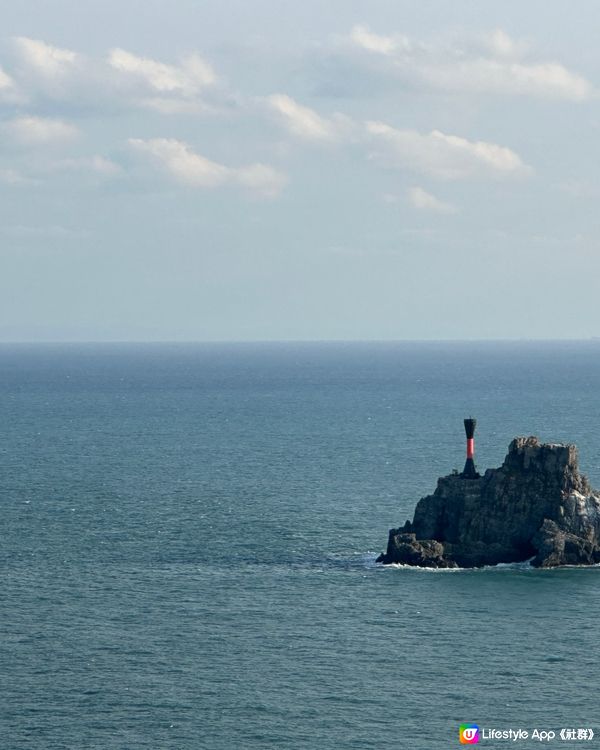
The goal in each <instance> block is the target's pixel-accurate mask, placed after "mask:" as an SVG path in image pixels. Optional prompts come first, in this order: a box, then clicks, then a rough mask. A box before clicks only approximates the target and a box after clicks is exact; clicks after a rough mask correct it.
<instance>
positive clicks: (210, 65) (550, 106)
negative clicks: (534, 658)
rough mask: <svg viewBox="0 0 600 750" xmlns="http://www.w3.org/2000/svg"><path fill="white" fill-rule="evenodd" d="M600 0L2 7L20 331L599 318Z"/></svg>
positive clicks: (62, 0)
mask: <svg viewBox="0 0 600 750" xmlns="http://www.w3.org/2000/svg"><path fill="white" fill-rule="evenodd" d="M599 27H600V6H598V4H597V3H596V2H591V0H581V1H580V2H578V3H577V4H573V3H568V2H566V1H564V0H554V2H552V3H548V2H547V0H530V1H529V2H527V3H523V2H516V1H515V0H507V1H506V2H503V3H473V2H471V1H469V2H467V1H466V0H452V1H450V0H437V1H436V2H431V0H425V1H424V2H420V3H415V2H412V1H411V2H408V1H403V0H377V2H366V1H364V0H363V1H360V2H359V1H358V0H332V2H329V3H327V4H326V7H323V4H322V3H317V2H310V1H309V2H305V3H282V2H276V0H253V2H248V1H247V0H244V1H242V0H229V1H228V2H222V1H220V2H216V1H215V0H207V1H206V2H202V3H198V2H194V1H193V0H178V1H177V2H166V1H165V0H144V1H143V2H142V1H141V0H125V1H121V2H116V1H115V0H102V2H100V1H99V0H90V1H89V2H85V3H82V2H81V1H80V0H77V1H76V0H56V1H55V2H53V3H40V2H34V1H33V0H20V1H19V2H18V3H5V4H4V7H3V8H2V10H1V11H0V29H1V33H2V38H1V39H0V109H1V112H2V115H1V118H0V130H1V131H2V132H1V138H0V341H20V340H27V341H74V340H87V341H102V340H120V341H123V340H140V341H153V340H181V341H185V340H240V341H244V340H282V339H284V340H295V339H304V340H311V339H362V340H365V339H377V340H385V339H486V338H588V337H591V336H598V335H600V318H599V316H598V313H597V308H598V279H599V278H600V220H599V219H598V216H599V212H598V206H599V205H600V186H599V183H598V178H597V173H598V165H599V164H600V158H599V157H600V153H599V152H600V137H599V136H600V99H599V96H598V92H599V89H600V52H599V51H598V44H597V38H596V37H597V30H598V28H599Z"/></svg>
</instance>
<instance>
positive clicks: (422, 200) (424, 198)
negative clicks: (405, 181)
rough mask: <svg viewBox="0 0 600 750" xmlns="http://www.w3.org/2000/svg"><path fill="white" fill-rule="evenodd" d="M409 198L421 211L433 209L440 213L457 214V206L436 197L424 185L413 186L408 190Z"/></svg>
mask: <svg viewBox="0 0 600 750" xmlns="http://www.w3.org/2000/svg"><path fill="white" fill-rule="evenodd" d="M407 195H408V200H409V202H410V204H411V205H412V206H414V208H417V209H419V210H421V211H433V212H435V213H438V214H455V213H456V206H453V205H452V204H451V203H446V202H445V201H442V200H440V199H439V198H436V197H435V195H432V194H431V193H428V192H427V191H426V190H424V189H423V188H422V187H418V186H415V187H411V188H409V189H408V191H407Z"/></svg>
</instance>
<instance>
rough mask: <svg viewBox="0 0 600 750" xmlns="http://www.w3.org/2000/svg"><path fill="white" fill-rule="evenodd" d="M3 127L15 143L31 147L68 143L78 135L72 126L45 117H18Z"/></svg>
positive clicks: (62, 121)
mask: <svg viewBox="0 0 600 750" xmlns="http://www.w3.org/2000/svg"><path fill="white" fill-rule="evenodd" d="M5 127H6V129H7V130H8V132H9V133H10V134H11V135H12V137H13V138H14V139H15V140H16V141H18V142H20V143H23V144H31V145H36V144H48V143H55V142H61V141H69V140H72V139H73V138H75V137H76V136H77V135H78V134H79V131H78V130H77V128H76V127H75V126H74V125H71V124H70V123H68V122H65V121H64V120H57V119H51V118H47V117H18V118H16V119H14V120H11V121H10V122H9V123H7V124H6V126H5Z"/></svg>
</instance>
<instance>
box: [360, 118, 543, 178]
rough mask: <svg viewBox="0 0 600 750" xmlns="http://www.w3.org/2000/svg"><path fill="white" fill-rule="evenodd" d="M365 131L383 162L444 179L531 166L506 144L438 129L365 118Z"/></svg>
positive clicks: (518, 171) (520, 171) (506, 173)
mask: <svg viewBox="0 0 600 750" xmlns="http://www.w3.org/2000/svg"><path fill="white" fill-rule="evenodd" d="M367 132H368V133H369V135H370V136H371V137H372V139H373V141H374V142H375V143H379V144H380V150H379V151H377V152H376V153H375V154H374V156H375V157H376V158H377V159H378V160H380V161H381V162H382V163H384V164H385V165H386V166H396V167H401V168H404V169H411V170H413V171H415V172H423V173H426V174H429V175H431V176H433V177H437V178H439V179H445V180H460V179H467V178H471V177H522V176H525V175H527V174H530V173H531V171H532V170H531V168H530V167H528V166H527V165H526V164H524V163H523V162H522V160H521V158H520V157H519V156H518V154H516V153H515V152H514V151H512V150H511V149H510V148H507V147H506V146H498V145H496V144H495V143H487V142H485V141H469V140H467V139H466V138H461V137H459V136H456V135H446V134H445V133H442V132H441V131H439V130H433V131H431V133H419V132H417V131H415V130H397V129H395V128H393V127H391V126H390V125H387V124H386V123H383V122H368V123H367Z"/></svg>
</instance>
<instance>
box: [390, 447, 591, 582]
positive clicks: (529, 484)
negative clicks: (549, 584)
mask: <svg viewBox="0 0 600 750" xmlns="http://www.w3.org/2000/svg"><path fill="white" fill-rule="evenodd" d="M529 559H531V562H532V565H534V566H536V567H554V566H557V565H591V564H595V563H600V493H597V492H595V491H594V490H592V488H591V487H590V485H589V482H588V480H587V479H586V478H585V477H584V476H582V475H581V474H580V473H579V468H578V463H577V448H576V447H575V446H574V445H557V444H544V443H540V441H539V440H538V439H537V438H535V437H528V438H515V440H513V441H512V443H511V444H510V446H509V449H508V454H507V456H506V458H505V459H504V463H503V464H502V466H501V467H500V468H498V469H488V470H487V471H486V472H485V474H484V475H483V476H482V477H478V478H476V479H467V478H464V477H462V476H461V475H460V474H451V475H449V476H446V477H441V478H440V479H438V484H437V488H436V490H435V492H434V493H433V495H428V496H427V497H424V498H422V499H421V500H419V502H418V503H417V507H416V509H415V514H414V519H413V521H412V523H411V522H410V521H407V522H406V524H405V525H404V527H403V528H400V529H391V530H390V534H389V540H388V546H387V551H386V552H385V553H384V554H382V555H381V556H380V557H379V558H378V562H383V563H386V564H388V563H404V564H406V565H417V566H421V567H433V568H451V567H457V566H458V567H479V566H482V565H496V564H498V563H509V562H521V561H525V560H529Z"/></svg>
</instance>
